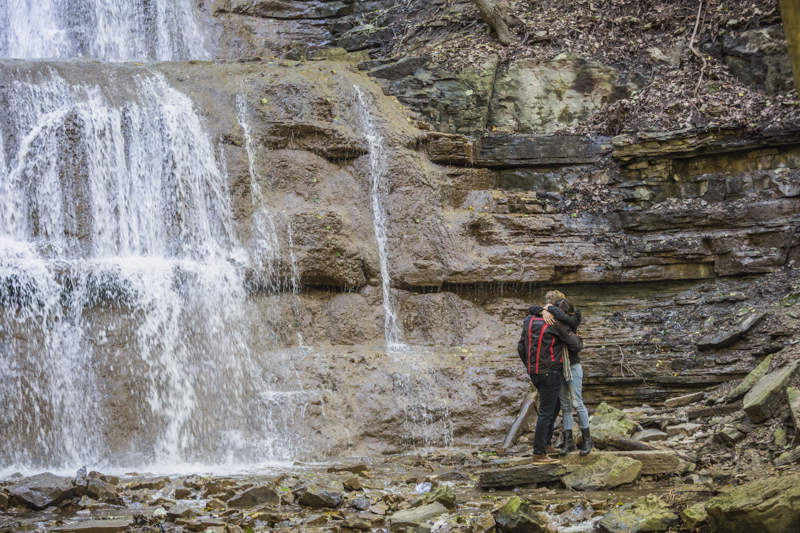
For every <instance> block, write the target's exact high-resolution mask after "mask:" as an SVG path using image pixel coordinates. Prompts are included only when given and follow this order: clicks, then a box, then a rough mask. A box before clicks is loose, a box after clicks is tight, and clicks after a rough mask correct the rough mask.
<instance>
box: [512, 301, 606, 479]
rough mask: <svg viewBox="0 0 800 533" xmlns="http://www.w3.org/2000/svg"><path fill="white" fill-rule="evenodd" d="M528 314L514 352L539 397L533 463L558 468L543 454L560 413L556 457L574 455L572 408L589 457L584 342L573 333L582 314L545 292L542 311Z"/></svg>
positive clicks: (537, 308)
mask: <svg viewBox="0 0 800 533" xmlns="http://www.w3.org/2000/svg"><path fill="white" fill-rule="evenodd" d="M529 312H530V314H529V315H528V316H527V317H526V318H525V321H524V322H523V324H522V336H521V337H520V340H519V343H518V344H517V352H518V353H519V357H520V359H522V363H523V364H524V365H525V368H526V369H527V372H528V374H529V375H530V377H531V381H532V382H533V385H534V386H535V387H536V389H537V390H538V391H539V418H538V420H537V421H536V433H535V434H534V437H533V458H534V462H535V463H539V464H548V463H557V462H558V460H557V459H552V458H550V457H548V455H547V453H548V450H547V448H548V445H549V443H550V441H551V439H552V437H553V427H554V426H555V420H556V415H557V414H558V410H559V408H560V409H561V412H562V420H563V422H564V446H563V448H562V449H561V450H560V451H559V452H558V453H559V455H566V454H567V453H569V452H570V451H572V450H574V449H576V448H575V444H574V440H573V438H572V431H573V429H572V428H573V418H572V407H575V409H576V410H577V411H578V422H579V423H580V426H581V434H582V437H583V445H582V446H581V452H580V453H581V455H588V454H589V451H590V450H591V449H592V439H591V436H590V435H589V413H588V412H587V411H586V406H585V405H584V404H583V395H582V391H581V387H582V383H583V369H582V368H581V360H580V357H579V356H578V352H580V351H581V350H582V349H583V340H581V338H580V337H579V336H578V335H577V334H576V333H575V331H576V330H577V329H578V326H579V325H580V323H581V312H580V311H579V310H578V309H577V308H575V307H574V306H573V305H572V303H570V301H569V300H567V299H566V298H565V297H564V294H563V293H561V292H560V291H550V292H548V293H547V294H546V295H545V304H544V307H541V306H538V305H534V306H531V308H530V309H529ZM565 363H566V364H565Z"/></svg>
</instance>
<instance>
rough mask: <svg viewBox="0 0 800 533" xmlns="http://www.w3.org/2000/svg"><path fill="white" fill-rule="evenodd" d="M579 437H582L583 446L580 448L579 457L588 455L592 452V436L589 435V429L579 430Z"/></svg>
mask: <svg viewBox="0 0 800 533" xmlns="http://www.w3.org/2000/svg"><path fill="white" fill-rule="evenodd" d="M581 435H582V436H583V446H581V455H582V456H586V455H589V452H590V451H592V436H591V435H590V434H589V428H581Z"/></svg>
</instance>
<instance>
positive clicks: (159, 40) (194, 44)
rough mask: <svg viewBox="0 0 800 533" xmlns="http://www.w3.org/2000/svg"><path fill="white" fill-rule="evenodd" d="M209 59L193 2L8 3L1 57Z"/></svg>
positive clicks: (1, 9) (2, 13)
mask: <svg viewBox="0 0 800 533" xmlns="http://www.w3.org/2000/svg"><path fill="white" fill-rule="evenodd" d="M78 56H85V57H92V58H95V59H100V60H103V61H170V60H176V59H207V58H209V57H210V56H209V54H208V52H207V50H206V45H205V42H204V37H203V34H202V32H201V31H200V27H199V25H198V22H197V14H196V13H195V8H194V6H193V2H192V1H191V0H151V1H145V0H5V1H3V2H0V57H5V58H18V59H40V58H67V57H78Z"/></svg>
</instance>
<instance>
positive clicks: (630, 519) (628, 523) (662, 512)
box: [598, 494, 679, 533]
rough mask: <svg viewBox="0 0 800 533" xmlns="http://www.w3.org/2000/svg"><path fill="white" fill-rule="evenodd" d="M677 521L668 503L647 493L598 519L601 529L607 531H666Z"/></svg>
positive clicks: (620, 532) (615, 532) (636, 532)
mask: <svg viewBox="0 0 800 533" xmlns="http://www.w3.org/2000/svg"><path fill="white" fill-rule="evenodd" d="M678 521H679V518H678V515H676V514H675V513H673V512H672V510H671V509H670V507H669V505H667V504H666V503H665V502H663V501H661V499H660V498H658V496H655V495H654V494H648V495H647V496H642V497H641V498H638V499H636V500H633V501H631V502H628V503H626V504H625V505H623V506H621V507H618V508H616V509H613V510H612V511H611V512H609V513H608V514H606V515H605V516H604V517H603V518H601V519H600V522H599V523H598V525H599V526H600V530H601V531H606V532H608V533H638V532H645V531H667V530H669V529H670V528H671V527H672V526H674V525H676V524H677V523H678Z"/></svg>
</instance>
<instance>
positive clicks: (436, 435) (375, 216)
mask: <svg viewBox="0 0 800 533" xmlns="http://www.w3.org/2000/svg"><path fill="white" fill-rule="evenodd" d="M354 89H355V92H356V96H357V100H358V106H359V111H360V114H361V123H362V127H363V133H364V136H365V137H366V139H367V144H368V146H369V175H370V180H371V182H370V184H371V195H372V221H373V227H374V230H375V239H376V241H377V245H378V258H379V261H380V267H381V288H382V295H383V311H384V335H385V337H386V347H387V350H388V352H389V353H388V356H389V357H391V358H392V359H393V365H392V366H393V367H394V368H396V369H397V371H396V372H393V373H392V375H391V380H392V385H393V394H394V396H395V397H396V398H398V400H399V401H400V402H401V403H402V405H403V410H404V413H405V421H404V426H405V428H404V429H405V434H406V435H407V436H408V440H409V444H411V445H412V446H414V447H416V446H431V445H433V444H437V443H439V444H445V445H449V444H451V443H452V429H451V427H450V420H449V418H450V417H449V411H448V408H447V401H446V400H445V399H444V398H442V397H441V396H440V395H438V394H437V393H436V392H435V391H436V386H435V381H436V369H435V368H432V367H431V366H430V365H429V364H428V363H427V361H426V359H425V357H424V356H423V355H422V354H417V353H414V352H413V351H412V350H411V349H410V348H409V347H408V346H407V345H405V344H404V343H403V342H402V331H401V330H400V327H399V325H398V319H397V314H396V313H395V311H394V306H393V304H392V294H391V276H390V273H389V251H388V237H387V226H388V223H389V219H388V215H387V212H386V201H387V198H388V195H389V183H388V181H387V173H388V166H389V164H388V159H387V156H386V152H385V149H384V146H383V136H382V135H381V133H380V131H378V129H377V127H376V126H375V122H374V120H373V118H372V113H371V112H370V108H369V106H368V104H367V101H366V98H365V96H364V92H363V91H362V90H361V89H360V88H359V87H358V86H354ZM437 405H438V407H437Z"/></svg>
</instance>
